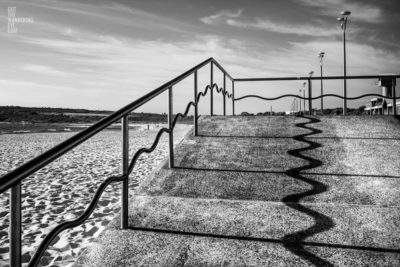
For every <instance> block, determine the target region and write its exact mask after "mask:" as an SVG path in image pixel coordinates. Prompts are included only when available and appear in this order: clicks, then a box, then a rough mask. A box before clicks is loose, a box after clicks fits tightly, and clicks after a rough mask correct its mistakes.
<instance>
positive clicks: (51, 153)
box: [0, 58, 234, 266]
mask: <svg viewBox="0 0 400 267" xmlns="http://www.w3.org/2000/svg"><path fill="white" fill-rule="evenodd" d="M207 64H210V66H211V68H210V85H207V86H206V88H205V90H204V92H200V93H197V71H198V70H199V69H201V68H202V67H204V66H205V65H207ZM213 65H216V66H217V67H218V68H219V70H220V71H221V72H222V73H223V75H224V85H223V87H221V88H219V87H218V85H217V84H216V83H214V82H213ZM192 74H194V81H195V84H194V92H195V95H194V101H195V102H193V101H191V102H189V103H188V105H187V107H186V109H185V111H184V113H178V114H176V115H175V116H173V105H172V103H173V102H172V95H173V93H172V88H173V86H174V85H175V84H177V83H179V82H180V81H182V80H183V79H185V78H186V77H188V76H189V75H192ZM226 77H228V78H229V79H230V80H231V81H232V84H233V78H232V76H230V75H229V74H228V73H227V72H226V70H225V69H223V68H222V66H221V65H220V64H219V63H218V62H217V61H216V60H215V59H213V58H209V59H207V60H205V61H203V62H202V63H200V64H198V65H196V66H195V67H193V68H191V69H190V70H188V71H186V72H184V73H183V74H181V75H179V76H178V77H176V78H175V79H173V80H171V81H169V82H167V83H165V84H163V85H162V86H160V87H158V88H156V89H155V90H153V91H151V92H150V93H148V94H146V95H144V96H142V97H141V98H139V99H137V100H136V101H134V102H132V103H130V104H128V105H127V106H125V107H123V108H122V109H120V110H118V111H116V112H114V113H112V114H111V115H109V116H108V117H106V118H104V119H102V120H100V121H99V122H97V123H95V124H94V125H92V126H90V127H88V128H87V129H86V130H83V131H82V132H80V133H78V134H76V135H74V136H72V137H71V138H69V139H67V140H65V141H64V142H62V143H60V144H59V145H57V146H55V147H53V148H52V149H50V150H48V151H46V152H44V153H43V154H41V155H39V156H38V157H36V158H34V159H32V160H31V161H28V162H27V163H25V164H23V165H22V166H20V167H18V168H16V169H14V170H13V171H11V172H9V173H7V174H6V175H4V176H2V177H0V193H3V192H4V191H6V190H7V189H10V188H11V195H10V198H11V199H10V214H11V220H10V260H11V265H12V266H21V182H22V181H23V180H24V179H25V178H26V177H28V176H29V175H31V174H33V173H34V172H35V171H37V170H39V169H41V168H42V167H44V166H46V165H48V164H49V163H51V162H52V161H54V160H55V159H57V158H58V157H60V156H62V155H63V154H65V153H67V152H68V151H70V150H72V149H73V148H75V147H76V146H78V145H79V144H81V143H82V142H84V141H86V140H88V139H89V138H91V137H92V136H94V135H95V134H97V133H98V132H100V131H102V130H104V129H105V128H107V127H108V126H109V125H111V124H112V123H114V122H115V121H117V120H118V119H122V127H121V128H122V133H123V162H122V166H123V167H122V172H123V173H122V174H121V175H117V176H111V177H108V178H107V179H105V181H103V183H102V184H101V185H100V186H99V188H98V189H97V191H96V193H95V195H94V197H93V198H92V200H91V202H90V203H89V205H88V207H87V208H86V210H85V211H84V212H83V213H82V214H81V215H80V217H78V218H77V219H75V220H72V221H67V222H64V223H61V224H60V225H58V226H56V227H55V228H54V229H52V230H51V231H50V233H48V234H47V235H46V237H45V238H44V239H43V240H42V242H41V243H40V245H39V247H38V248H37V250H36V251H35V254H34V255H33V257H32V259H31V260H30V262H29V264H28V266H37V265H38V264H39V262H40V259H41V257H42V255H43V254H44V252H45V250H46V249H47V247H48V246H49V245H50V243H51V242H52V241H53V240H54V238H55V237H56V236H57V235H58V234H59V233H61V232H62V231H64V230H66V229H69V228H73V227H75V226H78V225H80V224H82V223H83V222H84V221H85V220H86V219H87V218H88V217H89V216H90V215H91V214H92V212H93V211H94V209H95V207H96V205H97V202H98V200H99V198H100V196H101V194H102V193H103V192H104V190H105V189H106V187H107V186H108V185H110V184H111V183H114V182H122V183H123V184H122V207H121V227H122V228H123V229H125V228H126V227H127V221H128V196H129V192H128V177H129V175H130V174H131V172H132V171H133V169H134V166H135V163H136V161H137V159H138V158H139V157H140V155H141V154H143V153H151V152H152V151H153V150H154V149H155V148H156V146H157V145H158V143H159V141H160V138H161V136H162V134H163V133H168V134H169V165H170V167H174V161H173V160H174V157H173V130H174V128H175V125H176V123H177V121H178V119H179V118H183V117H186V116H187V114H188V113H189V110H190V107H191V106H194V108H195V116H194V128H195V131H194V134H195V136H197V126H198V125H197V123H198V118H197V117H198V103H199V101H200V97H202V96H205V95H206V94H207V92H208V90H210V91H211V99H210V102H211V109H210V111H211V115H213V112H212V109H213V96H212V92H213V90H214V89H215V90H216V91H217V93H222V95H223V97H224V115H225V113H226V106H225V97H226V96H227V97H228V98H232V105H234V104H233V102H234V101H233V99H234V92H232V94H229V93H228V92H227V90H226V82H225V81H226ZM166 90H168V92H169V94H168V95H169V99H168V103H169V111H168V125H169V127H168V128H162V129H160V130H159V132H158V133H157V135H156V137H155V140H154V142H153V144H152V145H151V146H150V147H149V148H141V149H139V150H137V151H136V153H135V154H134V156H133V158H132V160H131V161H130V162H129V152H128V150H129V145H128V129H129V128H128V115H129V113H130V112H132V111H134V110H135V109H137V108H139V107H140V106H142V105H143V104H145V103H147V102H148V101H150V100H152V99H153V98H155V97H156V96H158V95H160V94H161V93H163V92H165V91H166Z"/></svg>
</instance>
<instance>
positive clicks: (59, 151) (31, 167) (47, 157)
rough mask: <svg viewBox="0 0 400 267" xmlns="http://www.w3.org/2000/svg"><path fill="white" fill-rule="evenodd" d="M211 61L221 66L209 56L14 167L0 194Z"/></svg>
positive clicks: (1, 184) (2, 179) (2, 181)
mask: <svg viewBox="0 0 400 267" xmlns="http://www.w3.org/2000/svg"><path fill="white" fill-rule="evenodd" d="M211 62H213V63H214V64H215V65H216V66H220V65H219V64H218V62H217V61H216V60H215V59H214V58H209V59H207V60H205V61H203V62H202V63H200V64H198V65H196V66H195V67H193V68H191V69H190V70H188V71H186V72H184V73H183V74H181V75H179V76H178V77H176V78H175V79H173V80H171V81H169V82H167V83H165V84H163V85H161V86H160V87H158V88H156V89H155V90H153V91H151V92H150V93H148V94H146V95H144V96H142V97H140V98H139V99H137V100H136V101H134V102H132V103H130V104H128V105H126V106H125V107H123V108H121V109H119V110H118V111H115V112H114V113H112V114H111V115H109V116H108V117H106V118H104V119H102V120H100V121H99V122H97V123H95V124H93V125H92V126H90V127H88V128H87V129H85V130H83V131H82V132H79V133H78V134H76V135H74V136H72V137H71V138H69V139H67V140H65V141H64V142H62V143H60V144H58V145H57V146H55V147H53V148H52V149H50V150H48V151H46V152H44V153H43V154H41V155H39V156H37V157H36V158H34V159H32V160H30V161H28V162H27V163H25V164H23V165H22V166H20V167H18V168H16V169H14V170H13V171H11V172H9V173H7V174H5V175H4V176H2V177H0V194H1V193H3V192H4V191H6V190H7V189H10V188H11V187H13V186H14V185H16V184H18V183H19V182H21V181H22V180H23V179H24V178H26V177H28V176H29V175H31V174H33V173H34V172H35V171H37V170H39V169H41V168H42V167H44V166H45V165H47V164H49V163H50V162H52V161H54V160H55V159H57V158H58V157H60V156H62V155H63V154H65V153H67V152H68V151H70V150H72V149H73V148H74V147H76V146H78V145H79V144H80V143H82V142H84V141H86V140H88V139H89V138H90V137H92V136H94V135H95V134H97V133H98V132H100V131H101V130H103V129H105V128H107V127H108V126H110V125H111V124H112V123H114V122H115V121H117V120H119V119H121V118H122V117H124V116H126V115H128V114H129V113H130V112H132V111H133V110H135V109H137V108H139V107H140V106H142V105H144V104H146V103H147V102H148V101H150V100H151V99H153V98H154V97H156V96H158V95H159V94H161V93H163V92H165V91H166V90H167V89H168V88H170V87H172V86H174V85H175V84H177V83H178V82H180V81H182V80H183V79H185V78H186V77H188V76H189V75H191V74H193V73H194V72H195V71H196V70H199V69H201V68H202V67H204V66H205V65H207V64H208V63H211ZM219 68H220V70H221V71H222V72H223V73H224V74H226V75H227V76H228V77H229V78H230V79H232V76H230V75H229V74H228V73H227V72H226V71H225V70H224V69H223V68H222V67H219Z"/></svg>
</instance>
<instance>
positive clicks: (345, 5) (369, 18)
mask: <svg viewBox="0 0 400 267" xmlns="http://www.w3.org/2000/svg"><path fill="white" fill-rule="evenodd" d="M296 2H297V1H296ZM299 2H300V3H302V4H304V5H307V6H311V7H317V8H319V9H321V11H322V12H323V14H325V15H329V16H339V13H340V11H344V10H349V11H351V12H352V14H351V18H354V20H359V21H364V22H369V23H380V22H382V21H383V20H384V16H383V11H382V10H381V9H380V8H379V7H377V6H373V5H368V4H361V3H356V2H353V1H352V2H350V1H348V0H300V1H299Z"/></svg>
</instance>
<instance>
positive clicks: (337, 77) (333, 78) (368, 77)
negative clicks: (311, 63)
mask: <svg viewBox="0 0 400 267" xmlns="http://www.w3.org/2000/svg"><path fill="white" fill-rule="evenodd" d="M381 78H395V79H397V78H400V75H399V74H393V75H390V74H388V75H358V76H346V77H344V76H323V77H318V76H315V77H310V76H303V77H272V78H235V79H233V80H234V81H235V82H261V81H295V80H304V81H307V80H343V79H346V80H351V79H381Z"/></svg>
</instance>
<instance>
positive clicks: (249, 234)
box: [76, 116, 400, 266]
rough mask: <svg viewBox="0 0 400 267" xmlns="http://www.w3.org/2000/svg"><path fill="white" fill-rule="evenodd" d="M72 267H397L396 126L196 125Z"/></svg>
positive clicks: (265, 120)
mask: <svg viewBox="0 0 400 267" xmlns="http://www.w3.org/2000/svg"><path fill="white" fill-rule="evenodd" d="M175 153H176V154H175V163H176V168H174V169H169V168H168V167H167V164H166V162H165V163H164V164H163V165H162V166H160V167H159V168H158V169H157V171H156V172H154V173H153V174H152V175H151V176H150V177H149V178H148V179H147V180H146V181H145V182H144V183H143V184H142V185H141V186H140V187H139V189H138V190H137V192H136V193H135V196H134V197H133V198H131V205H130V209H129V229H127V230H120V229H119V217H117V218H116V219H115V220H114V221H113V222H112V223H111V224H110V225H109V226H108V228H107V229H106V230H105V231H104V232H103V233H102V234H101V236H100V237H99V238H98V240H97V241H96V242H94V243H93V244H92V246H91V247H90V248H89V249H88V250H87V251H86V252H85V253H84V254H83V255H81V257H80V258H79V260H78V261H77V263H76V265H77V266H81V265H84V266H400V227H399V226H400V205H399V203H400V202H399V201H400V121H399V120H398V119H396V118H393V117H378V116H377V117H351V116H349V117H341V116H340V117H339V116H338V117H316V116H312V117H291V116H249V117H219V116H215V117H205V118H203V119H202V120H201V121H200V125H199V136H198V137H193V135H192V134H189V135H188V136H187V137H186V138H185V139H184V140H183V141H182V142H181V143H180V144H179V145H178V146H177V147H176V148H175Z"/></svg>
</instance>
